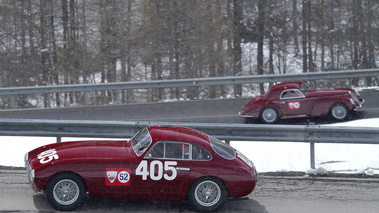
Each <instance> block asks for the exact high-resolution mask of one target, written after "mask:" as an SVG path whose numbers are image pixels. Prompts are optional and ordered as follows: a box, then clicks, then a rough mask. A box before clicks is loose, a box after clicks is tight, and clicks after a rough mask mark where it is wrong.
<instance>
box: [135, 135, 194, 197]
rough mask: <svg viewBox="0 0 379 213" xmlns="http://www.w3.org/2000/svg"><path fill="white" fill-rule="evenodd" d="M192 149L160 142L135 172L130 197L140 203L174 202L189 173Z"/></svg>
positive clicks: (182, 145) (173, 142)
mask: <svg viewBox="0 0 379 213" xmlns="http://www.w3.org/2000/svg"><path fill="white" fill-rule="evenodd" d="M190 150H191V145H190V144H188V143H184V142H177V141H161V142H158V143H156V144H154V146H153V147H152V148H151V149H150V151H149V152H148V153H147V154H146V155H145V157H144V158H143V159H142V160H141V162H140V163H139V165H138V166H137V168H136V169H135V172H134V175H133V176H134V177H133V180H132V182H131V183H132V184H133V186H132V188H133V194H134V193H136V194H138V195H136V196H138V198H140V199H155V200H175V198H177V196H176V195H177V194H178V193H179V192H180V190H181V185H182V183H183V181H184V179H185V178H186V176H187V175H188V174H189V172H190V171H191V161H190V158H191V156H190V153H191V151H190Z"/></svg>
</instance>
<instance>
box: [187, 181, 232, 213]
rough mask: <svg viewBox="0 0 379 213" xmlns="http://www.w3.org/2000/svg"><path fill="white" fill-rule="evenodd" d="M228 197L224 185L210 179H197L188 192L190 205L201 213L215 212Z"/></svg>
mask: <svg viewBox="0 0 379 213" xmlns="http://www.w3.org/2000/svg"><path fill="white" fill-rule="evenodd" d="M228 196H229V195H228V190H227V188H226V186H225V184H224V183H223V182H222V181H221V180H219V179H216V178H212V177H208V178H202V179H198V180H197V181H195V182H194V183H193V184H192V185H191V187H190V189H189V191H188V199H189V201H190V203H191V204H192V206H193V207H194V208H195V209H196V211H201V212H211V211H216V210H217V209H219V208H221V207H222V206H223V205H224V203H225V202H226V200H227V198H228Z"/></svg>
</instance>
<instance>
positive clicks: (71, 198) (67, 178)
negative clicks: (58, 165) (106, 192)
mask: <svg viewBox="0 0 379 213" xmlns="http://www.w3.org/2000/svg"><path fill="white" fill-rule="evenodd" d="M85 194H86V187H85V184H84V182H83V180H82V179H81V177H79V176H78V175H76V174H73V173H61V174H58V175H56V176H53V177H52V178H51V179H50V180H49V181H48V183H47V184H46V188H45V195H46V198H47V200H48V201H49V203H50V205H52V206H53V207H54V208H55V209H57V210H60V211H72V210H74V209H76V208H77V207H78V206H79V205H80V204H81V203H82V202H83V201H84V199H85Z"/></svg>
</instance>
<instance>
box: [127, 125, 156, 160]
mask: <svg viewBox="0 0 379 213" xmlns="http://www.w3.org/2000/svg"><path fill="white" fill-rule="evenodd" d="M152 141H153V140H152V138H151V135H150V132H149V130H148V129H147V128H144V129H142V130H141V131H139V132H137V134H135V135H134V136H133V138H132V139H130V144H131V146H132V149H133V151H134V153H136V155H137V156H138V157H140V156H141V155H143V153H145V151H146V150H147V148H148V147H149V146H150V145H151V143H152Z"/></svg>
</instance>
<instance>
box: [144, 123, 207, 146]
mask: <svg viewBox="0 0 379 213" xmlns="http://www.w3.org/2000/svg"><path fill="white" fill-rule="evenodd" d="M147 129H148V131H149V133H150V136H151V139H152V143H155V142H158V141H181V142H188V143H193V144H197V145H205V144H208V145H210V142H209V138H208V135H207V134H205V133H203V132H200V131H197V130H194V129H191V128H187V127H181V126H173V125H157V126H149V127H147Z"/></svg>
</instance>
